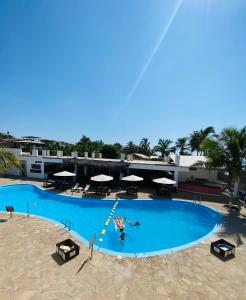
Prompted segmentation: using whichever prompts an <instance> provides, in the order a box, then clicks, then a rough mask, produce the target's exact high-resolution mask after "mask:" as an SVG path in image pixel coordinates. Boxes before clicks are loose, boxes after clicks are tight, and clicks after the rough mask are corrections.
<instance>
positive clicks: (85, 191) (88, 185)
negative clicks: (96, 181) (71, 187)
mask: <svg viewBox="0 0 246 300" xmlns="http://www.w3.org/2000/svg"><path fill="white" fill-rule="evenodd" d="M90 187H91V185H90V184H87V185H86V187H85V188H84V190H83V193H84V194H87V193H88V192H89V189H90Z"/></svg>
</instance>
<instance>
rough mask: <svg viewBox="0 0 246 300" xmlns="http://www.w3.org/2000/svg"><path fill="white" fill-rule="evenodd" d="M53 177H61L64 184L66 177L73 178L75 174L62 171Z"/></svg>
mask: <svg viewBox="0 0 246 300" xmlns="http://www.w3.org/2000/svg"><path fill="white" fill-rule="evenodd" d="M54 176H56V177H63V180H64V182H67V181H66V180H65V178H66V177H75V176H76V174H75V173H72V172H68V171H62V172H58V173H55V174H54Z"/></svg>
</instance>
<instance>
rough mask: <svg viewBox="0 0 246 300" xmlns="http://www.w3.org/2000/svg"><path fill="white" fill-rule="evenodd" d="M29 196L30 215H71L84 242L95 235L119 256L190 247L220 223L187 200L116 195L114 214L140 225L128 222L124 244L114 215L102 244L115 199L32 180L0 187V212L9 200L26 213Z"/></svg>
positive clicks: (58, 217)
mask: <svg viewBox="0 0 246 300" xmlns="http://www.w3.org/2000/svg"><path fill="white" fill-rule="evenodd" d="M27 201H28V204H29V211H30V214H32V215H37V216H42V217H45V218H49V219H52V220H54V221H57V222H61V220H62V219H65V218H66V219H69V220H70V221H72V222H73V224H74V231H75V232H76V233H77V234H78V235H79V236H80V237H82V240H83V241H84V242H87V241H88V240H90V239H91V237H92V236H93V235H94V234H96V236H97V241H96V245H100V249H101V250H102V251H106V252H108V253H111V254H114V255H122V256H149V255H155V254H161V253H168V252H170V249H173V248H175V249H173V250H178V249H179V247H181V248H184V247H188V246H191V245H192V244H194V242H195V241H196V242H197V241H198V240H200V239H201V238H204V237H205V236H207V235H208V234H209V233H211V232H212V231H213V230H214V229H215V228H216V226H217V225H218V224H219V222H220V214H219V213H217V212H216V211H214V210H212V209H210V208H208V207H206V206H203V205H194V204H193V203H191V202H187V201H176V200H166V199H165V200H151V201H146V200H137V201H133V200H120V201H119V204H118V207H117V209H116V210H115V213H114V215H113V217H126V218H127V219H128V220H130V221H132V222H134V221H139V222H140V224H141V225H140V226H139V227H138V228H136V227H132V226H130V225H128V224H127V223H126V229H125V233H126V239H125V241H124V242H123V243H122V242H120V240H119V236H120V233H119V232H118V231H116V230H115V227H114V222H113V218H112V220H111V222H110V224H109V226H108V227H106V234H105V235H104V236H103V237H102V238H103V243H102V244H100V243H98V238H99V237H100V232H101V230H102V229H103V228H104V224H105V221H106V219H107V217H108V215H109V214H110V212H111V209H112V207H113V205H114V203H115V201H113V200H98V199H92V198H87V199H86V198H72V197H66V196H60V195H56V194H53V193H50V192H47V191H44V190H42V189H39V188H37V187H36V186H33V185H10V186H3V187H0V210H1V211H5V207H6V205H12V206H14V209H15V212H21V213H26V212H27Z"/></svg>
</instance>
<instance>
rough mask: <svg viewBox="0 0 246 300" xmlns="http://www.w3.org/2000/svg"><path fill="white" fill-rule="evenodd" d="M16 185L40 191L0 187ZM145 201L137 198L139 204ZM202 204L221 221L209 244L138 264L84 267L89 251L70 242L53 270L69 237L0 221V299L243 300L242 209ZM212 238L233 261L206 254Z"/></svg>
mask: <svg viewBox="0 0 246 300" xmlns="http://www.w3.org/2000/svg"><path fill="white" fill-rule="evenodd" d="M16 183H32V184H36V185H39V186H40V185H42V183H40V182H33V181H26V180H25V181H22V180H16V179H7V178H0V185H5V184H16ZM63 194H64V193H63ZM65 194H68V195H71V193H70V192H68V193H65ZM149 194H150V193H146V192H143V193H140V195H139V198H148V197H150V196H149ZM75 195H77V196H78V197H81V194H80V195H79V194H75ZM114 196H115V194H114V193H112V194H111V197H114ZM177 197H185V198H189V197H190V198H192V197H193V195H192V194H191V195H190V196H189V195H187V194H185V195H183V194H180V193H178V195H177ZM195 197H196V196H195ZM204 199H205V198H203V201H202V203H204V204H206V205H208V206H210V207H213V208H215V209H218V210H220V211H221V212H223V213H224V214H225V215H224V218H223V224H222V226H221V228H220V230H219V231H218V232H217V233H216V234H215V235H214V236H212V237H211V238H210V239H209V240H207V241H205V242H203V243H201V244H199V245H197V246H194V247H191V248H188V249H185V250H182V251H179V252H177V253H173V254H169V255H163V256H155V257H150V258H141V259H136V258H117V257H113V256H109V255H106V254H104V253H100V252H97V251H95V252H94V256H93V259H92V260H88V259H87V258H88V256H89V250H88V248H86V247H85V246H84V245H83V244H81V243H80V242H79V241H77V240H76V238H73V240H75V241H76V242H77V243H78V244H80V246H81V248H80V255H79V256H77V257H76V258H74V259H73V260H71V261H69V262H67V263H65V264H60V263H61V262H60V260H58V259H57V258H56V256H54V253H55V244H56V243H57V242H59V241H61V240H63V239H66V238H68V237H71V236H70V234H69V233H68V232H66V231H64V230H61V228H59V227H58V226H56V225H54V224H52V223H50V222H48V221H45V220H41V219H38V218H32V217H25V216H23V215H17V214H14V216H13V219H10V218H9V216H8V215H6V214H3V213H2V214H0V253H1V255H0V299H1V300H5V299H11V300H12V299H16V300H28V299H32V300H35V299H41V300H42V299H45V300H49V299H54V300H55V299H57V300H58V299H59V300H60V299H62V300H63V299H65V300H66V299H75V300H76V299H83V300H84V299H93V300H94V299H100V300H101V299H127V300H128V299H130V300H131V299H132V300H138V299H192V300H193V299H204V300H205V299H217V300H218V299H242V300H243V299H246V293H245V287H246V276H245V274H246V273H245V266H246V217H245V216H246V211H245V208H242V209H241V212H240V213H238V212H231V213H229V212H228V211H227V210H225V209H224V208H223V207H222V205H221V204H220V203H219V202H220V201H224V199H220V198H218V197H216V198H215V197H214V199H213V197H212V198H209V201H205V200H204ZM0 205H1V203H0ZM1 209H2V208H1ZM218 238H225V239H227V240H228V241H230V242H232V243H233V244H235V245H236V246H237V248H236V256H235V258H233V259H231V260H228V261H226V262H224V261H222V260H220V259H218V258H217V257H215V256H214V255H212V254H211V253H210V242H211V241H214V240H216V239H218Z"/></svg>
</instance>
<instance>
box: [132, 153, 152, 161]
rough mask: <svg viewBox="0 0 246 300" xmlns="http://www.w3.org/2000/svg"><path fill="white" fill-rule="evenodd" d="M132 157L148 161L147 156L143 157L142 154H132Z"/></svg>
mask: <svg viewBox="0 0 246 300" xmlns="http://www.w3.org/2000/svg"><path fill="white" fill-rule="evenodd" d="M132 155H134V156H135V157H137V158H139V159H146V160H150V158H149V156H147V155H144V154H142V153H133V154H132Z"/></svg>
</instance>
